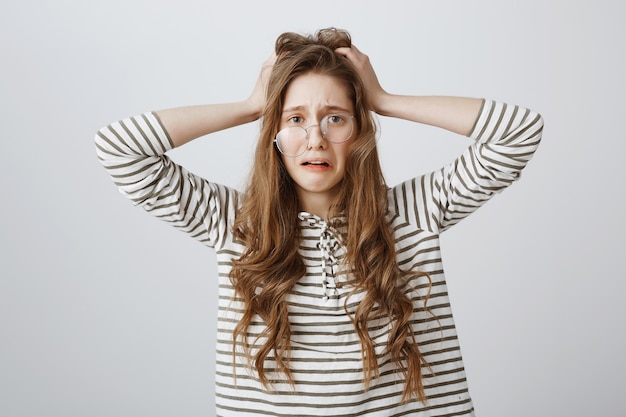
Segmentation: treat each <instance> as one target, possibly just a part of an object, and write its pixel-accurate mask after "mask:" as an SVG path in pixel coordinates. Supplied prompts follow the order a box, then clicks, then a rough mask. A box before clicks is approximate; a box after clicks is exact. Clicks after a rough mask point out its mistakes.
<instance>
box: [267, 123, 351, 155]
mask: <svg viewBox="0 0 626 417" xmlns="http://www.w3.org/2000/svg"><path fill="white" fill-rule="evenodd" d="M353 119H354V116H352V115H350V114H348V113H332V114H329V115H326V116H324V117H323V118H322V120H321V121H320V123H319V125H311V126H309V127H302V126H289V127H286V128H284V129H283V130H281V131H280V132H278V134H277V135H276V138H275V139H274V143H276V147H277V148H278V150H279V151H280V152H281V153H282V154H283V155H285V156H288V157H290V158H295V157H296V156H300V155H302V154H303V153H304V152H305V151H306V150H307V147H308V144H309V129H311V128H312V127H315V126H319V128H320V132H321V133H322V137H323V138H324V140H326V141H328V142H331V143H343V142H347V141H348V140H349V139H350V138H351V137H352V132H353V131H354V120H353Z"/></svg>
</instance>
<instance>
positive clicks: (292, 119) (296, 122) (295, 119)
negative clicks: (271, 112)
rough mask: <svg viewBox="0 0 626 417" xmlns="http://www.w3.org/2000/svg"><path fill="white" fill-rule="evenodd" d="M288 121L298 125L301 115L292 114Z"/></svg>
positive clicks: (300, 121)
mask: <svg viewBox="0 0 626 417" xmlns="http://www.w3.org/2000/svg"><path fill="white" fill-rule="evenodd" d="M289 123H291V124H294V125H298V124H301V123H302V117H300V116H292V117H290V118H289Z"/></svg>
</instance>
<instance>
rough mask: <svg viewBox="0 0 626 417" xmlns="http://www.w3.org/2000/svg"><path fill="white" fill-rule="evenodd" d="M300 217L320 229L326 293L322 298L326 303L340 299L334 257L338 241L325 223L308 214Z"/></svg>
mask: <svg viewBox="0 0 626 417" xmlns="http://www.w3.org/2000/svg"><path fill="white" fill-rule="evenodd" d="M299 217H300V219H302V220H305V221H306V222H307V223H309V226H312V227H313V226H317V227H319V228H320V240H319V242H318V243H317V248H318V249H319V250H320V259H321V267H322V290H323V291H324V295H323V296H322V298H323V300H324V301H327V300H328V299H329V298H331V297H338V296H339V291H338V290H337V282H336V281H335V273H336V272H337V263H338V262H337V258H336V257H335V255H334V254H335V251H336V249H337V246H338V242H337V239H335V237H334V236H333V233H332V230H331V229H330V228H329V226H328V223H326V222H325V221H323V220H321V219H319V218H317V217H315V216H313V215H310V214H308V213H300V215H299Z"/></svg>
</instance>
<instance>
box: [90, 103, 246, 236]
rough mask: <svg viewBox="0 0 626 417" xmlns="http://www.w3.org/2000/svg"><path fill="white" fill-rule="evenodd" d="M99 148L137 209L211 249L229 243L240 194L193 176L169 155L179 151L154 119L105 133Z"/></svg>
mask: <svg viewBox="0 0 626 417" xmlns="http://www.w3.org/2000/svg"><path fill="white" fill-rule="evenodd" d="M95 142H96V152H97V155H98V158H99V160H100V162H101V163H102V165H103V166H104V168H105V169H106V170H107V171H108V173H109V174H110V176H111V178H112V179H113V181H114V182H115V184H116V185H117V186H118V188H119V190H120V192H121V193H122V194H123V195H124V196H126V197H127V198H129V199H130V200H131V201H132V202H133V203H134V204H135V205H139V206H141V207H143V208H144V209H145V210H146V211H147V212H149V213H151V214H152V215H154V216H155V217H157V218H159V219H161V220H164V221H166V222H168V223H170V224H172V225H173V226H174V227H176V228H178V229H179V230H181V231H183V232H185V233H187V234H188V235H190V236H191V237H193V238H194V239H197V240H198V241H200V242H201V243H203V244H205V245H207V246H210V247H218V248H219V247H220V246H221V245H222V244H223V243H224V241H225V240H226V239H227V235H228V233H229V220H228V219H230V218H233V213H234V210H235V209H236V207H235V206H236V205H237V203H238V199H239V194H238V192H236V191H234V190H232V189H230V188H228V187H225V186H222V185H218V184H214V183H210V182H208V181H206V180H204V179H203V178H200V177H198V176H196V175H194V174H192V173H190V172H188V171H187V170H186V169H185V168H183V167H181V166H180V165H177V164H176V163H174V162H173V161H172V160H171V159H170V158H169V157H168V156H167V155H165V152H167V151H168V150H170V149H172V147H173V145H172V142H171V140H170V139H169V137H168V135H167V132H166V130H165V129H164V128H163V126H162V125H161V123H160V122H159V120H158V118H157V117H156V115H155V114H154V113H145V114H142V115H139V116H135V117H131V118H128V119H124V120H120V121H118V122H115V123H112V124H110V125H108V126H106V127H103V128H102V129H100V130H99V131H98V132H97V134H96V136H95Z"/></svg>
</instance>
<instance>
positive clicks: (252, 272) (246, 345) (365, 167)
mask: <svg viewBox="0 0 626 417" xmlns="http://www.w3.org/2000/svg"><path fill="white" fill-rule="evenodd" d="M350 45H351V39H350V35H349V34H348V33H347V32H346V31H342V30H337V29H334V28H330V29H323V30H320V31H318V32H317V33H316V34H315V35H312V36H303V35H299V34H295V33H284V34H282V35H280V36H279V37H278V39H277V41H276V55H277V60H276V63H275V64H274V67H273V69H272V74H271V77H270V79H269V81H268V90H267V102H266V107H265V109H264V112H263V118H262V126H261V132H260V139H259V142H258V144H257V148H256V153H255V158H254V163H253V166H252V171H251V175H250V180H249V184H248V186H247V190H246V192H245V194H244V195H245V198H244V201H243V204H242V206H241V208H240V210H239V212H238V215H237V218H236V220H235V224H234V227H233V232H234V234H235V237H236V238H237V239H240V240H241V241H242V242H243V243H244V244H245V248H246V249H245V251H244V253H243V255H242V256H241V257H240V258H239V259H237V260H235V261H233V268H232V270H231V273H230V278H231V281H232V283H233V286H234V288H235V291H236V293H237V297H238V298H240V299H241V301H242V302H243V303H244V306H245V308H244V311H243V317H242V319H241V320H240V321H239V323H238V324H237V325H236V327H235V329H234V332H233V342H234V347H233V355H234V354H235V349H236V346H237V342H238V340H239V339H241V344H242V346H243V349H244V352H245V354H246V355H247V357H248V360H249V363H250V364H251V366H252V365H254V368H255V369H256V371H257V373H258V376H259V379H260V380H261V382H262V383H263V384H265V385H266V386H268V385H269V379H268V377H267V374H266V369H265V361H266V359H268V357H271V356H273V357H274V360H275V361H276V366H277V369H278V370H279V371H280V372H283V373H284V374H285V375H286V376H287V378H288V380H289V381H290V382H291V383H292V384H293V383H294V379H293V376H292V374H291V371H290V367H289V358H290V348H291V344H290V335H291V330H290V325H289V315H288V308H287V303H286V301H285V299H286V296H287V295H288V294H289V292H290V290H291V289H292V288H293V286H294V284H295V283H296V282H297V281H298V280H299V279H300V278H301V277H302V276H303V275H304V274H305V266H304V263H303V261H302V259H301V257H300V254H299V253H298V247H299V243H300V236H299V232H298V228H297V226H296V225H297V224H298V218H297V215H298V212H299V204H298V198H297V195H296V191H295V186H294V183H293V180H292V179H291V177H290V176H289V174H288V173H287V170H286V168H285V167H284V165H283V162H282V159H281V155H280V153H279V152H278V150H277V149H275V146H274V145H273V138H274V137H275V136H276V133H277V131H278V126H279V120H280V117H281V113H282V110H283V101H284V97H285V93H286V90H287V88H288V86H289V85H290V83H291V82H292V81H293V80H294V79H295V78H296V77H298V76H300V75H302V74H305V73H309V72H314V73H319V74H322V75H328V76H331V77H334V78H335V79H337V80H339V81H340V82H342V83H344V84H345V86H346V87H347V89H348V91H349V94H350V99H351V100H352V102H353V104H354V108H355V119H356V122H357V126H358V133H357V136H356V139H354V140H353V141H352V142H351V144H350V151H349V155H348V158H347V162H346V173H345V176H344V178H343V180H342V184H341V191H340V192H339V195H338V197H337V199H336V201H335V202H334V204H333V205H332V207H331V208H330V213H329V218H333V216H334V215H337V214H339V213H341V215H342V216H341V217H343V218H344V219H345V222H346V226H347V227H346V233H345V236H343V237H342V240H343V242H344V243H345V244H346V249H347V252H346V255H345V259H344V264H345V265H350V268H351V269H350V272H351V275H352V280H353V281H351V282H350V284H352V285H353V286H354V290H353V292H352V294H354V293H355V292H357V291H358V290H363V289H364V290H366V296H365V298H364V299H363V301H362V302H360V303H359V306H358V308H357V310H356V311H355V313H354V314H353V315H350V314H349V315H350V318H351V320H352V322H353V323H354V327H355V331H356V333H357V334H358V336H359V339H360V341H361V346H362V358H363V370H364V380H365V384H366V386H368V385H369V382H370V381H371V379H372V377H377V376H378V358H377V357H376V353H375V351H374V344H373V341H372V339H371V337H370V335H369V332H368V322H369V321H370V320H372V319H374V318H375V317H380V314H381V313H382V314H384V315H386V316H387V317H388V319H389V321H390V323H391V326H392V329H391V332H390V337H389V341H388V344H387V349H386V352H387V353H388V354H389V355H390V357H391V359H392V360H393V362H394V363H395V364H396V366H397V368H398V369H399V370H400V371H401V372H403V373H404V375H405V377H406V385H405V388H404V398H405V399H408V398H409V397H411V396H416V397H417V398H419V399H420V400H422V401H425V399H426V398H425V394H424V387H423V383H422V371H421V366H422V364H425V365H427V364H426V362H425V361H424V359H423V357H422V355H421V354H420V352H419V349H418V346H417V343H416V341H415V336H414V330H413V329H412V326H411V323H410V319H411V315H412V313H413V309H414V305H413V303H412V302H411V300H410V299H409V297H408V296H407V295H406V294H405V293H404V292H403V291H402V290H401V288H402V286H401V285H399V280H402V279H404V278H406V276H407V274H406V273H405V272H403V271H401V270H400V268H399V266H398V264H397V261H396V252H395V247H394V237H393V233H392V230H391V228H390V225H389V224H388V223H387V220H386V214H387V186H386V184H385V180H384V178H383V174H382V170H381V167H380V162H379V158H378V152H377V148H376V123H375V121H374V119H373V116H372V112H371V109H370V108H369V107H368V105H367V97H366V91H365V88H364V86H363V83H362V81H361V79H360V77H359V75H358V73H357V72H356V70H355V69H354V68H353V67H352V65H351V64H350V62H349V61H348V60H347V59H345V58H344V57H342V56H340V55H338V54H337V53H336V52H335V49H336V48H339V47H349V46H350ZM357 218H358V221H357V220H356V219H357ZM418 274H420V273H418ZM412 275H415V273H412ZM257 315H258V317H260V318H261V319H262V320H263V321H264V323H265V325H266V327H265V330H264V332H263V334H262V335H261V336H263V337H266V338H267V339H266V340H267V341H266V342H265V344H264V345H262V346H259V347H258V351H257V352H256V354H255V355H254V357H253V358H252V357H251V354H250V351H251V344H250V342H249V341H248V339H247V330H248V327H249V326H250V324H251V323H252V321H253V319H254V318H255V317H256V316H257Z"/></svg>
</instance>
